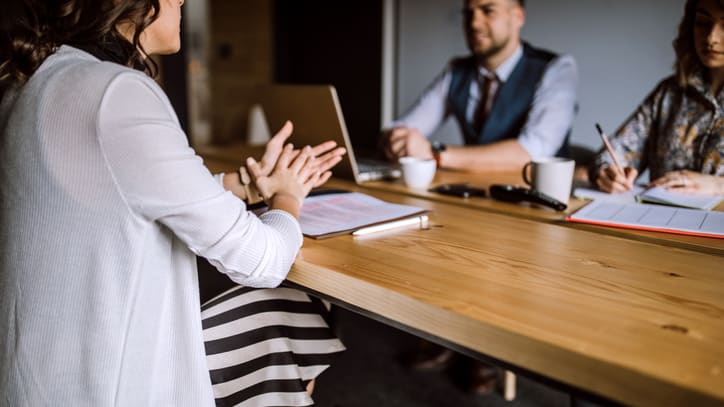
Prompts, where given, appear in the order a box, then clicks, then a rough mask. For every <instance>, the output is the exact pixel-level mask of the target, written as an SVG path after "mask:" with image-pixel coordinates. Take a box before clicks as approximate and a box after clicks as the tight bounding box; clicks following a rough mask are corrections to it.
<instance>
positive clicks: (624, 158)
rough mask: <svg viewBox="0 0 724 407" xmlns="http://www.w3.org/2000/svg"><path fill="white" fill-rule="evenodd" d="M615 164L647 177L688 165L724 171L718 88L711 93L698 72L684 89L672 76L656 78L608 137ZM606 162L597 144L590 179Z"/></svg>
mask: <svg viewBox="0 0 724 407" xmlns="http://www.w3.org/2000/svg"><path fill="white" fill-rule="evenodd" d="M611 145H612V146H613V148H614V151H615V152H616V155H617V158H618V161H619V163H621V165H623V166H626V165H627V166H630V167H633V168H636V169H638V171H639V173H642V172H643V171H644V170H645V169H647V168H648V169H649V171H650V179H651V180H654V179H657V178H660V177H661V176H663V175H664V174H666V173H667V172H670V171H675V170H683V169H688V170H692V171H697V172H701V173H704V174H709V175H719V176H721V175H724V161H723V158H724V90H722V91H721V92H719V95H717V96H714V95H713V94H712V93H711V91H710V89H709V87H707V86H705V83H704V80H703V76H702V75H701V74H697V75H694V77H693V78H692V79H691V80H690V82H689V85H688V86H687V87H686V88H681V87H680V86H679V85H678V84H677V82H676V78H675V77H673V76H672V77H669V78H666V79H664V80H663V81H661V83H659V85H658V86H657V87H656V89H654V91H653V92H652V93H651V94H650V95H649V96H648V97H646V100H644V102H643V103H642V104H641V105H640V106H639V107H638V109H636V111H635V112H634V114H633V115H632V116H631V117H630V118H629V119H628V120H627V121H626V122H625V123H624V124H623V125H622V126H621V128H620V129H619V130H618V131H617V132H616V135H615V136H614V138H613V139H611ZM610 162H611V156H610V154H608V153H607V152H606V150H605V149H603V150H602V151H601V152H599V154H598V155H597V157H596V161H595V163H594V164H593V165H592V167H591V169H590V170H591V171H590V175H591V177H590V178H591V180H595V176H596V175H597V174H598V171H599V170H600V169H601V167H603V166H604V165H607V164H609V163H610Z"/></svg>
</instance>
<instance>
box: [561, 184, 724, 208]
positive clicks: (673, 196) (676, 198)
mask: <svg viewBox="0 0 724 407" xmlns="http://www.w3.org/2000/svg"><path fill="white" fill-rule="evenodd" d="M573 196H574V197H576V198H580V199H594V200H602V201H607V202H619V203H636V202H640V203H655V204H661V205H669V206H678V207H681V208H689V209H704V210H710V209H712V208H714V207H715V206H717V205H719V203H720V202H721V201H722V200H724V196H721V195H699V194H684V193H680V192H676V191H673V190H669V189H666V188H661V187H653V188H645V187H643V186H640V185H635V186H634V188H633V189H632V190H631V191H628V192H624V193H621V194H609V193H606V192H601V191H598V190H595V189H588V188H576V189H575V190H574V191H573Z"/></svg>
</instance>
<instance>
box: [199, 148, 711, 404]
mask: <svg viewBox="0 0 724 407" xmlns="http://www.w3.org/2000/svg"><path fill="white" fill-rule="evenodd" d="M207 164H209V165H210V166H211V167H212V168H213V167H214V165H218V166H217V167H216V168H217V170H218V169H219V168H221V167H222V166H223V165H224V164H223V163H221V162H216V163H214V162H207ZM226 166H227V167H230V166H229V164H226ZM336 185H337V186H340V185H344V186H346V187H347V188H348V189H350V190H361V191H363V192H366V193H368V194H370V195H373V196H376V197H378V198H381V199H384V200H386V201H389V202H396V203H403V204H411V205H416V206H420V207H424V208H427V209H430V210H431V211H432V212H431V214H430V220H431V222H430V224H431V227H430V228H429V230H417V229H398V230H392V231H388V232H382V233H380V234H373V235H368V236H361V237H352V236H349V235H347V236H338V237H334V238H330V239H325V240H311V239H305V242H304V247H303V248H302V250H301V252H300V254H299V257H298V258H297V261H296V262H295V264H294V266H293V267H292V271H291V272H290V274H289V276H288V280H289V281H290V282H291V283H293V284H295V285H298V286H301V287H304V288H305V289H307V290H310V291H312V292H314V293H317V294H319V295H321V296H323V297H326V298H329V299H331V300H333V301H334V302H335V303H338V304H341V305H343V306H347V307H350V308H351V309H353V310H361V311H362V312H363V313H364V314H366V315H369V316H372V317H374V318H377V319H379V320H381V321H384V322H387V323H391V324H394V325H396V326H398V327H401V328H403V329H406V330H408V331H410V332H413V333H417V334H420V335H421V336H425V337H427V338H430V339H433V340H435V341H437V342H440V343H444V344H448V345H452V346H453V347H454V348H456V349H458V350H461V351H463V352H466V353H468V354H471V355H473V356H479V357H482V358H492V359H495V360H496V361H499V362H500V363H502V364H503V365H505V366H506V367H508V368H512V369H513V370H516V371H522V372H534V373H535V374H537V375H541V376H543V377H545V378H548V379H551V380H553V381H555V382H557V383H562V384H564V385H566V386H571V387H573V388H578V389H583V390H585V391H588V392H591V393H593V394H597V395H600V396H602V397H605V398H607V399H610V400H614V401H618V402H622V403H625V404H634V405H661V406H664V405H687V406H688V405H697V406H702V405H722V404H724V372H722V369H724V267H722V257H721V255H720V254H717V253H714V254H710V253H703V252H695V251H692V250H688V249H686V248H682V247H675V246H670V245H664V244H660V243H658V242H649V241H638V240H635V239H630V238H628V237H626V238H623V237H620V236H616V235H612V234H609V233H600V232H599V231H598V230H596V231H590V230H582V229H579V228H572V227H566V226H561V225H559V224H556V223H552V222H542V221H539V220H535V219H522V218H520V217H515V216H510V215H509V214H503V213H495V211H484V210H480V208H477V207H466V206H464V205H459V204H451V203H447V202H442V201H441V199H422V198H418V197H414V196H410V195H409V194H401V193H399V192H392V191H385V190H382V189H377V190H374V189H370V188H369V187H368V186H367V185H365V187H364V188H362V187H359V186H355V185H354V184H351V183H344V182H341V181H337V184H336Z"/></svg>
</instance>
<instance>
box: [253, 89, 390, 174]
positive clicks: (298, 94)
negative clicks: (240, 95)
mask: <svg viewBox="0 0 724 407" xmlns="http://www.w3.org/2000/svg"><path fill="white" fill-rule="evenodd" d="M257 100H258V101H259V103H260V104H261V107H262V110H263V111H264V116H265V118H266V122H267V125H268V126H269V130H270V134H274V133H275V132H276V131H278V130H279V129H280V128H281V127H282V125H283V124H284V122H285V121H287V120H291V121H292V123H293V124H294V132H293V133H292V136H291V137H290V138H289V142H291V143H293V144H294V146H295V147H301V146H305V145H311V146H314V145H317V144H319V143H322V142H324V141H327V140H333V141H335V142H337V145H338V146H344V147H345V148H346V149H347V154H345V155H344V157H343V158H342V161H340V163H339V164H337V165H336V166H335V167H334V168H333V169H332V172H333V174H334V176H335V177H339V178H344V179H350V180H354V181H355V182H356V183H361V182H365V181H373V180H379V179H385V178H398V177H399V176H400V169H399V166H397V165H395V164H392V163H389V162H386V161H382V160H378V159H374V158H360V157H357V156H356V155H355V153H354V149H353V148H352V143H351V142H350V139H349V134H348V133H347V126H346V124H345V122H344V115H343V114H342V108H341V106H340V104H339V99H338V97H337V91H336V90H335V88H334V86H331V85H270V86H264V87H261V88H259V89H258V94H257Z"/></svg>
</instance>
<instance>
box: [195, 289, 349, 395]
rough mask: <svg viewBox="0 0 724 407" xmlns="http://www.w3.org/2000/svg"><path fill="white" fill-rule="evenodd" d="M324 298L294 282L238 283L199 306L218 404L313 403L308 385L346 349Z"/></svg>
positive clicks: (207, 356)
mask: <svg viewBox="0 0 724 407" xmlns="http://www.w3.org/2000/svg"><path fill="white" fill-rule="evenodd" d="M327 315H328V311H327V309H326V308H325V307H324V304H323V303H322V301H320V300H319V299H318V298H315V297H311V296H309V295H307V294H306V293H304V292H302V291H299V290H296V289H292V288H285V287H279V288H271V289H260V288H250V287H234V288H232V289H230V290H228V291H226V292H224V293H223V294H221V295H219V296H217V297H215V298H213V299H211V300H209V301H208V302H206V303H205V304H204V305H203V306H202V307H201V317H202V323H203V330H204V344H205V346H206V358H207V361H208V365H209V371H210V374H211V383H212V385H213V389H214V397H215V399H216V405H217V406H254V407H257V406H259V407H261V406H309V405H313V404H314V402H313V401H312V399H311V397H310V396H309V394H308V393H307V392H306V386H307V385H308V383H309V381H311V380H312V379H314V378H315V377H317V376H318V375H319V374H320V373H322V371H324V370H325V369H326V368H327V367H329V365H330V363H331V361H332V359H334V357H335V356H337V355H338V354H340V353H341V352H342V351H344V349H345V348H344V345H342V342H340V341H339V339H338V338H337V337H336V336H335V335H334V334H333V332H332V330H331V329H330V327H329V324H328V322H327Z"/></svg>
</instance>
